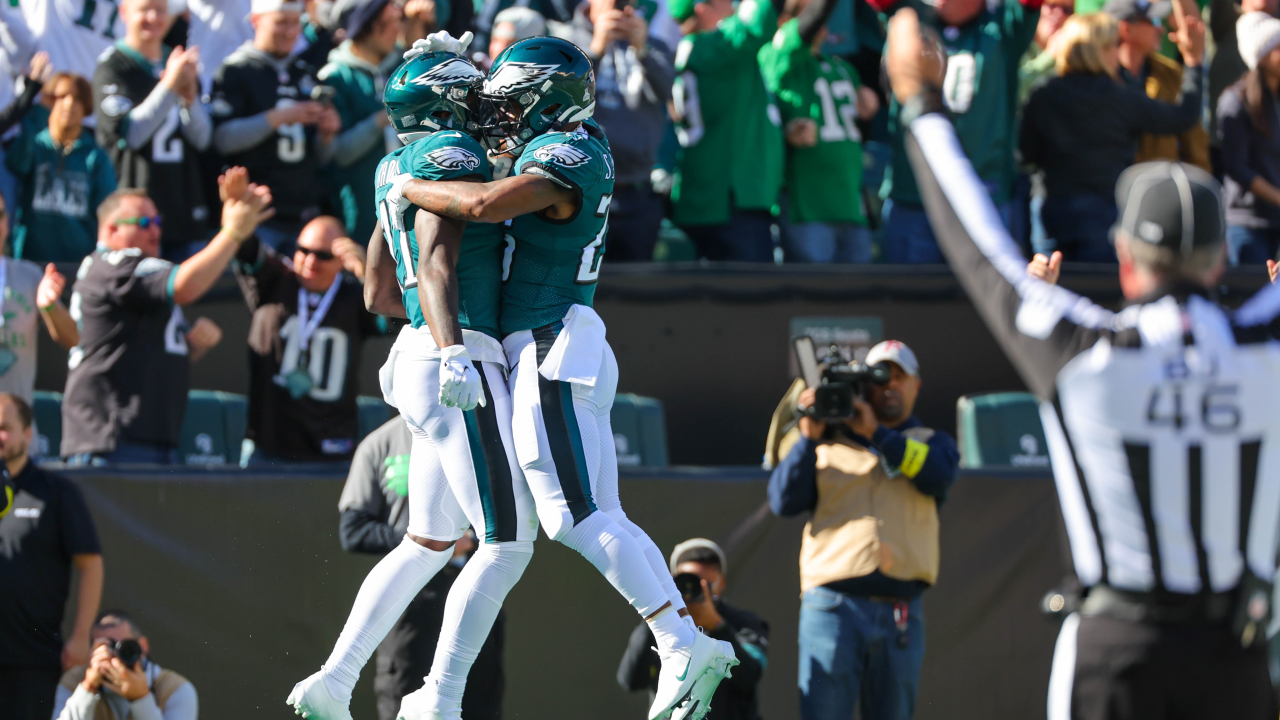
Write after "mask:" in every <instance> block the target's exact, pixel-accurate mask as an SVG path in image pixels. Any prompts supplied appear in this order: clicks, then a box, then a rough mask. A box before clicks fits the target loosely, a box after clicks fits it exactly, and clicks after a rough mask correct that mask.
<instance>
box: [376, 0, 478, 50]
mask: <svg viewBox="0 0 1280 720" xmlns="http://www.w3.org/2000/svg"><path fill="white" fill-rule="evenodd" d="M397 4H398V5H400V10H401V13H400V14H401V16H402V17H401V18H400V34H399V38H398V39H397V40H396V45H395V49H396V51H397V52H396V57H397V58H399V57H400V56H401V55H403V54H404V52H405V50H408V49H409V48H411V47H413V43H415V42H416V41H418V40H421V39H422V38H425V37H426V36H427V35H430V34H431V33H433V32H435V31H436V30H439V29H440V27H441V26H442V25H444V23H446V22H449V20H450V16H451V15H452V13H453V10H454V8H456V7H458V6H460V5H461V4H462V3H456V4H455V3H453V2H450V1H449V0H441V1H440V3H439V4H437V3H436V2H435V0H408V2H397ZM473 12H474V10H473ZM467 27H468V26H463V30H464V31H465V30H466V28H467Z"/></svg>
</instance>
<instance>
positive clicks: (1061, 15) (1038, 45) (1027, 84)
mask: <svg viewBox="0 0 1280 720" xmlns="http://www.w3.org/2000/svg"><path fill="white" fill-rule="evenodd" d="M1074 7H1075V0H1045V2H1044V4H1043V5H1041V6H1040V19H1039V20H1038V21H1037V22H1036V34H1035V36H1034V37H1033V38H1032V39H1031V44H1030V45H1028V46H1027V51H1026V52H1025V53H1023V55H1022V62H1021V64H1019V66H1018V109H1019V111H1021V109H1022V106H1023V105H1025V104H1026V103H1027V98H1029V97H1031V91H1032V90H1035V89H1036V88H1037V87H1039V86H1040V85H1042V84H1043V83H1045V82H1048V80H1049V78H1051V77H1053V75H1054V69H1053V64H1054V56H1055V53H1056V51H1057V48H1056V47H1055V45H1056V43H1057V42H1061V39H1062V37H1063V36H1062V34H1061V33H1060V32H1059V31H1060V30H1062V26H1063V25H1065V24H1066V22H1067V18H1069V17H1071V15H1072V14H1073V13H1074V12H1075V10H1074ZM1055 38H1057V40H1055Z"/></svg>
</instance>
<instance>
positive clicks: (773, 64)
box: [759, 0, 880, 263]
mask: <svg viewBox="0 0 1280 720" xmlns="http://www.w3.org/2000/svg"><path fill="white" fill-rule="evenodd" d="M835 5H836V4H835V3H832V2H825V3H824V2H820V1H819V0H808V2H807V3H804V4H796V5H793V7H796V8H797V11H798V16H797V17H793V18H790V19H789V20H787V21H786V22H785V23H784V24H783V25H782V27H780V28H778V31H777V32H776V33H775V34H774V37H773V42H772V43H770V44H768V45H765V46H764V48H762V49H761V50H760V56H759V61H760V69H761V70H762V71H763V72H764V77H765V84H766V85H767V86H768V87H769V90H770V92H772V93H773V94H774V97H776V98H777V103H778V106H779V107H780V108H781V109H782V121H783V123H784V125H783V127H784V128H785V129H786V138H787V175H786V181H787V182H786V184H787V205H786V207H787V224H786V227H785V232H784V233H783V249H784V250H785V252H786V259H787V261H788V262H808V263H829V262H846V263H867V262H871V231H870V230H869V229H868V228H867V217H866V212H865V209H864V204H863V201H862V133H861V132H860V131H859V130H858V126H857V125H856V124H855V123H856V121H858V120H869V119H871V118H872V117H873V116H874V115H875V114H876V112H877V111H879V109H880V99H879V98H878V97H877V96H876V93H875V91H874V90H872V89H871V88H869V87H867V86H865V85H863V84H862V78H861V76H859V75H858V71H857V70H856V69H854V67H853V65H851V64H850V63H849V62H847V61H845V60H844V59H843V58H839V57H835V56H830V55H824V54H822V45H823V43H824V42H826V39H827V28H826V22H827V19H828V17H829V15H830V13H831V12H832V11H833V10H834V9H835ZM801 7H802V8H804V9H803V10H799V8H801ZM821 10H825V11H826V13H827V14H825V15H824V14H819V11H821Z"/></svg>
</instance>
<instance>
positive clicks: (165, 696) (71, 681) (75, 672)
mask: <svg viewBox="0 0 1280 720" xmlns="http://www.w3.org/2000/svg"><path fill="white" fill-rule="evenodd" d="M86 670H88V667H87V666H85V665H79V666H76V667H73V668H71V669H70V670H68V671H67V672H66V673H64V674H63V675H62V679H61V680H59V681H58V684H59V685H61V686H62V687H64V688H66V689H67V690H69V691H71V692H73V693H74V692H75V690H76V686H78V685H79V684H80V683H81V682H83V681H84V674H85V671H86ZM187 682H188V680H187V679H186V678H184V677H182V676H181V675H179V674H178V673H176V672H174V671H172V670H163V669H162V670H160V672H159V674H157V675H156V677H155V680H153V681H152V682H151V695H152V696H153V697H154V698H155V700H156V707H158V708H160V711H161V712H164V706H165V703H167V702H168V701H169V697H170V696H172V695H173V694H174V693H175V692H177V690H178V688H180V687H182V686H183V685H185V684H187ZM93 720H117V718H116V716H115V713H113V712H112V711H111V706H110V705H108V704H107V703H105V702H99V703H98V704H97V705H96V706H95V708H94V711H93Z"/></svg>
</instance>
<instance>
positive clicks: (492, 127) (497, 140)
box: [480, 37, 596, 155]
mask: <svg viewBox="0 0 1280 720" xmlns="http://www.w3.org/2000/svg"><path fill="white" fill-rule="evenodd" d="M480 96H481V98H482V99H484V100H485V101H486V103H488V107H486V108H485V120H484V123H483V125H484V127H483V129H482V130H483V134H484V137H483V138H482V142H484V143H485V144H486V146H487V147H488V148H489V149H490V150H494V151H497V152H509V153H511V154H512V155H519V154H520V153H521V152H522V151H523V150H524V146H525V145H527V144H528V143H529V141H531V140H533V139H534V138H536V137H538V136H539V135H543V134H545V133H548V132H557V131H559V130H560V128H562V127H564V126H565V125H566V124H568V123H572V122H578V121H581V120H586V119H587V118H589V117H591V115H592V113H594V112H595V109H596V76H595V72H594V71H593V70H592V69H591V61H590V60H588V59H587V56H586V54H585V53H583V52H582V50H580V49H579V48H578V46H577V45H574V44H573V43H571V42H569V41H568V40H561V39H560V38H553V37H532V38H526V39H524V40H521V41H519V42H517V43H514V44H512V45H511V46H510V47H508V48H507V49H506V50H504V51H503V52H502V54H501V55H499V56H498V57H497V59H495V60H494V61H493V67H492V68H490V70H489V77H487V78H485V81H484V87H483V89H482V90H481V91H480Z"/></svg>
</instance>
